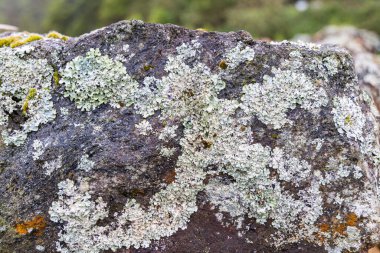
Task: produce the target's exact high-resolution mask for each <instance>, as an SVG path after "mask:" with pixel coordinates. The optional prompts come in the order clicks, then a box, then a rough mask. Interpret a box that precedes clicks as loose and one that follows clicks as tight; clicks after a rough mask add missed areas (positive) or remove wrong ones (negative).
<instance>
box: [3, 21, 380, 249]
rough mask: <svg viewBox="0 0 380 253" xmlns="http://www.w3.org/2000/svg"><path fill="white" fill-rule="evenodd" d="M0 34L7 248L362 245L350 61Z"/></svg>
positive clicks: (332, 55)
mask: <svg viewBox="0 0 380 253" xmlns="http://www.w3.org/2000/svg"><path fill="white" fill-rule="evenodd" d="M66 39H67V38H66V37H64V36H61V35H60V34H58V33H56V34H55V35H54V36H44V35H43V36H41V35H36V34H32V35H30V34H25V33H15V34H4V35H3V36H2V38H0V43H1V41H3V44H2V45H3V47H1V48H0V83H1V86H0V91H1V93H0V125H1V136H2V142H1V148H0V252H6V253H7V252H65V253H68V252H88V253H96V252H268V253H269V252H309V253H310V252H334V253H335V252H365V251H366V250H367V249H368V248H370V247H373V246H374V245H375V244H376V243H378V242H379V238H380V223H379V222H380V208H379V207H380V204H379V200H380V198H379V192H380V188H379V167H378V166H379V164H380V149H379V146H378V135H377V131H378V129H377V128H378V124H377V123H376V121H375V120H374V117H373V114H372V109H373V104H372V101H371V99H370V98H369V97H368V96H367V95H366V94H365V93H363V92H361V90H360V89H359V86H358V83H357V78H356V75H355V73H354V69H353V62H352V59H351V57H350V55H349V54H348V53H347V51H345V50H343V49H339V48H336V47H330V46H316V45H313V44H297V43H290V42H281V43H275V42H259V41H254V40H253V39H252V38H251V37H250V35H249V34H247V33H246V32H235V33H217V32H204V31H192V30H187V29H185V28H181V27H178V26H174V25H157V24H144V23H142V22H141V21H123V22H119V23H116V24H113V25H111V26H109V27H106V28H103V29H99V30H96V31H93V32H91V33H89V34H85V35H83V36H80V37H78V38H70V39H68V40H66Z"/></svg>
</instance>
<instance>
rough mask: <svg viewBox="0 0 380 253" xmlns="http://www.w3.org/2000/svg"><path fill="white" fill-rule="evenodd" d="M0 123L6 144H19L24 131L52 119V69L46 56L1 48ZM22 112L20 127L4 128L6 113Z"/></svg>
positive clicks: (24, 134) (30, 130) (33, 129)
mask: <svg viewBox="0 0 380 253" xmlns="http://www.w3.org/2000/svg"><path fill="white" fill-rule="evenodd" d="M0 62H2V64H1V65H0V83H1V86H0V126H4V127H5V128H6V130H3V131H2V137H3V141H4V143H5V144H7V145H9V144H14V145H16V146H20V145H21V144H23V143H24V142H25V140H26V138H27V134H28V133H30V132H35V131H37V130H38V128H39V127H40V126H41V125H42V124H46V123H48V122H51V121H52V120H54V119H55V116H56V111H55V109H54V107H53V102H52V101H51V98H52V96H51V93H50V89H51V78H52V75H53V68H52V67H51V66H50V65H49V64H48V62H47V60H45V59H33V58H29V59H24V58H23V55H21V56H20V55H19V54H18V51H17V50H13V49H11V48H7V47H5V48H0ZM16 112H22V113H23V114H24V117H25V118H26V120H25V122H23V123H22V124H21V125H20V127H21V128H20V129H12V128H7V125H8V123H9V114H12V113H16Z"/></svg>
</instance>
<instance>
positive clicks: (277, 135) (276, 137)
mask: <svg viewBox="0 0 380 253" xmlns="http://www.w3.org/2000/svg"><path fill="white" fill-rule="evenodd" d="M270 137H271V138H272V139H278V138H280V135H279V134H274V133H273V134H271V135H270Z"/></svg>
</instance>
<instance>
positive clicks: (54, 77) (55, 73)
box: [53, 70, 59, 86]
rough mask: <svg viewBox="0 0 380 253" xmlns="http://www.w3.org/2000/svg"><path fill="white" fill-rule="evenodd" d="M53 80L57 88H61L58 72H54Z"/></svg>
mask: <svg viewBox="0 0 380 253" xmlns="http://www.w3.org/2000/svg"><path fill="white" fill-rule="evenodd" d="M53 79H54V84H55V85H56V86H59V73H58V70H54V73H53Z"/></svg>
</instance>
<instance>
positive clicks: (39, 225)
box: [15, 215, 46, 235]
mask: <svg viewBox="0 0 380 253" xmlns="http://www.w3.org/2000/svg"><path fill="white" fill-rule="evenodd" d="M45 228H46V221H45V219H44V217H42V216H40V215H37V216H36V217H34V218H33V219H31V220H29V221H25V222H21V223H19V224H16V227H15V229H16V233H17V234H19V235H26V234H29V233H31V232H33V231H35V233H36V235H42V234H43V232H44V230H45Z"/></svg>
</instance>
